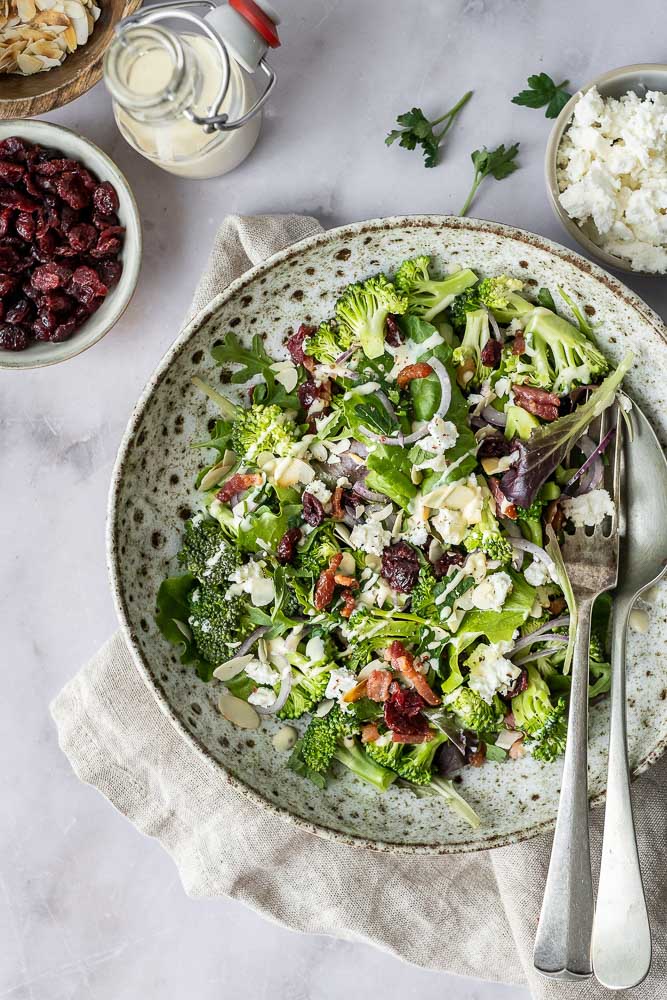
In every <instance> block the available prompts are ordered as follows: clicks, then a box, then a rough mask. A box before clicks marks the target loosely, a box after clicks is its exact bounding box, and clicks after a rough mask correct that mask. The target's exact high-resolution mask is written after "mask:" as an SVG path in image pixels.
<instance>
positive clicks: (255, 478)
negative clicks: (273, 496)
mask: <svg viewBox="0 0 667 1000" xmlns="http://www.w3.org/2000/svg"><path fill="white" fill-rule="evenodd" d="M261 484H262V477H261V475H260V473H259V472H236V473H235V474H234V475H233V476H230V478H229V479H228V480H227V482H226V483H225V485H224V486H223V487H222V489H221V490H218V492H217V493H216V494H215V499H216V500H219V501H220V503H228V502H229V501H230V500H231V498H232V497H233V496H235V495H236V494H237V493H245V491H246V490H249V489H250V487H251V486H261Z"/></svg>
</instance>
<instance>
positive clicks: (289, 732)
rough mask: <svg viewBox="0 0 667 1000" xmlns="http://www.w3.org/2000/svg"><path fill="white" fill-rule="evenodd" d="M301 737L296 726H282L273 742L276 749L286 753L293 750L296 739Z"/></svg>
mask: <svg viewBox="0 0 667 1000" xmlns="http://www.w3.org/2000/svg"><path fill="white" fill-rule="evenodd" d="M298 738H299V734H298V733H297V731H296V729H295V728H294V726H282V728H281V729H279V730H278V732H277V733H276V734H275V736H274V737H273V739H272V740H271V742H272V743H273V746H274V749H276V750H277V751H278V752H279V753H286V752H287V751H288V750H291V749H292V747H293V746H294V744H295V743H296V741H297V740H298Z"/></svg>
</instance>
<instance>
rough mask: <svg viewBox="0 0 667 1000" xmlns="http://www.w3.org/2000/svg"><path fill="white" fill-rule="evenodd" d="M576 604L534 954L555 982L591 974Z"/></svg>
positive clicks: (582, 627)
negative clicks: (559, 770)
mask: <svg viewBox="0 0 667 1000" xmlns="http://www.w3.org/2000/svg"><path fill="white" fill-rule="evenodd" d="M578 603H579V622H578V625H577V634H576V639H575V649H574V660H573V663H572V687H571V689H570V710H569V716H568V724H567V728H568V732H567V743H566V745H565V760H564V763H563V778H562V781H561V791H560V801H559V803H558V818H557V820H556V830H555V832H554V840H553V846H552V848H551V860H550V862H549V873H548V875H547V884H546V888H545V890H544V900H543V902H542V912H541V913H540V920H539V924H538V926H537V936H536V938H535V950H534V952H533V962H534V965H535V968H536V969H537V971H538V972H541V973H542V975H543V976H550V977H551V978H553V979H580V978H583V977H587V976H590V975H591V974H592V971H593V970H592V967H591V957H590V956H591V926H592V923H593V886H592V880H591V857H590V846H589V832H588V771H587V757H588V650H589V644H590V634H591V610H592V607H593V601H592V599H591V598H590V597H587V598H586V599H581V600H580V601H579V602H578Z"/></svg>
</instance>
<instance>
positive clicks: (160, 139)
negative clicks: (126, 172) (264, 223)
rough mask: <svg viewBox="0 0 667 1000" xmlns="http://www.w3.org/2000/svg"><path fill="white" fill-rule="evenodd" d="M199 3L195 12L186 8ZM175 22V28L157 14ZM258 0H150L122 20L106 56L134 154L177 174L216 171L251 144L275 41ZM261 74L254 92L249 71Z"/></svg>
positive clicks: (270, 78) (271, 80)
mask: <svg viewBox="0 0 667 1000" xmlns="http://www.w3.org/2000/svg"><path fill="white" fill-rule="evenodd" d="M192 7H205V8H208V11H209V12H208V14H207V15H206V16H205V17H201V16H200V15H199V14H196V13H193V12H192V11H191V10H190V9H189V8H192ZM167 20H169V21H175V20H178V21H183V22H186V23H187V24H188V25H189V26H190V28H191V29H195V30H194V31H193V30H190V31H184V32H183V33H182V34H179V33H177V32H175V31H173V30H172V29H171V28H167V27H165V26H164V25H163V24H161V23H160V24H159V25H158V22H164V21H167ZM279 22H280V18H279V17H278V14H277V13H276V12H275V11H274V10H273V8H272V7H271V6H270V5H269V4H268V3H266V2H265V0H256V2H255V0H229V3H228V4H223V5H221V6H216V5H215V4H214V3H212V2H210V0H184V2H182V3H178V2H169V3H162V4H156V5H154V6H152V7H149V8H147V9H146V10H143V11H139V12H138V13H136V14H133V15H131V16H130V17H127V18H125V19H124V20H122V21H120V22H119V24H118V25H117V27H116V33H115V37H114V39H113V41H112V42H111V45H110V46H109V48H108V50H107V53H106V55H105V58H104V77H105V83H106V86H107V89H108V90H109V92H110V94H111V96H112V98H113V110H114V115H115V118H116V123H117V125H118V128H119V129H120V132H121V134H122V135H123V137H124V138H125V139H126V140H127V142H129V144H130V145H131V146H133V147H134V149H136V150H137V152H138V153H141V154H142V156H145V157H146V158H147V159H148V160H151V161H152V162H153V163H155V164H156V165H157V166H159V167H162V169H163V170H167V171H169V173H172V174H179V175H180V176H181V177H193V178H204V177H218V176H220V175H221V174H226V173H227V172H228V171H230V170H233V169H234V167H237V166H238V165H239V163H241V162H242V161H243V160H244V159H245V158H246V156H247V155H248V154H249V153H250V151H251V150H252V148H253V146H254V145H255V143H256V141H257V137H258V135H259V130H260V128H261V121H262V115H261V109H262V106H263V105H264V103H265V101H266V99H267V98H268V96H269V94H270V92H271V90H272V89H273V87H274V84H275V82H276V74H275V72H274V71H273V70H272V69H271V67H270V66H269V64H268V63H267V62H266V60H265V58H264V56H265V54H266V51H267V49H268V48H276V47H277V46H279V45H280V39H279V38H278V34H277V32H276V25H277V24H278V23H279ZM258 70H259V71H261V72H262V73H263V74H264V76H265V77H266V83H265V86H264V90H263V92H262V94H261V96H260V97H259V98H258V97H257V91H256V89H255V85H254V81H253V74H254V73H255V72H257V71H258Z"/></svg>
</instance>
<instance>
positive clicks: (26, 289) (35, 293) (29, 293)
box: [21, 278, 42, 302]
mask: <svg viewBox="0 0 667 1000" xmlns="http://www.w3.org/2000/svg"><path fill="white" fill-rule="evenodd" d="M21 290H22V291H23V294H24V295H25V296H26V297H27V298H29V299H30V300H31V301H32V302H39V301H40V300H41V298H42V293H41V292H40V290H39V288H35V286H34V285H33V283H32V281H31V280H30V278H28V280H27V281H24V282H23V285H22V286H21Z"/></svg>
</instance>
